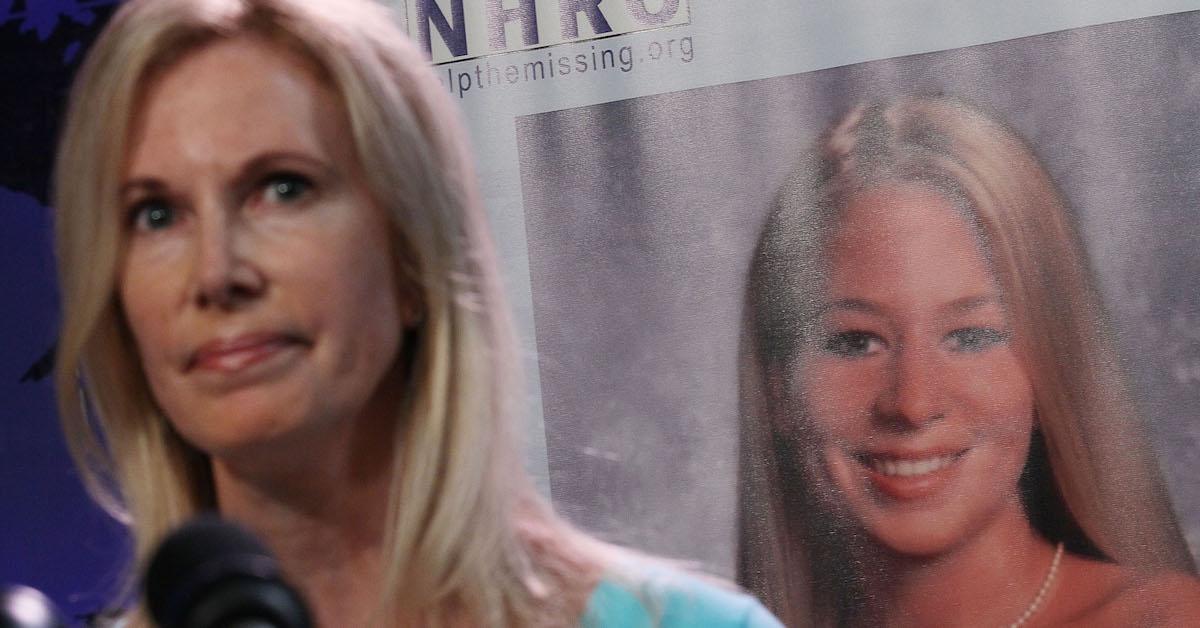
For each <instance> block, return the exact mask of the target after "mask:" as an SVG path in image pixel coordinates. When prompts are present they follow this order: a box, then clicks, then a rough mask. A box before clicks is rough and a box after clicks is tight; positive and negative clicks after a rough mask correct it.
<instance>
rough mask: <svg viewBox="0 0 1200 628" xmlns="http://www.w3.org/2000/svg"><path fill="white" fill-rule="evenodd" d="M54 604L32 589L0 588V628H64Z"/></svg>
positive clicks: (64, 623)
mask: <svg viewBox="0 0 1200 628" xmlns="http://www.w3.org/2000/svg"><path fill="white" fill-rule="evenodd" d="M66 625H67V622H65V621H63V619H62V615H60V614H59V613H58V608H57V607H55V606H54V602H51V601H50V598H48V597H46V596H45V594H43V593H42V592H41V591H38V590H37V589H34V588H33V587H27V586H24V585H19V584H14V585H9V586H6V587H3V588H0V628H66Z"/></svg>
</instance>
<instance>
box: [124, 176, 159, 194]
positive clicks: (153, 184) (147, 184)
mask: <svg viewBox="0 0 1200 628" xmlns="http://www.w3.org/2000/svg"><path fill="white" fill-rule="evenodd" d="M166 191H167V184H165V183H163V182H162V181H161V180H159V179H157V178H155V177H137V178H135V179H130V180H128V181H125V182H124V183H122V184H121V187H120V188H118V189H117V198H120V199H126V198H129V196H131V195H132V194H133V193H134V192H141V193H145V194H162V193H164V192H166Z"/></svg>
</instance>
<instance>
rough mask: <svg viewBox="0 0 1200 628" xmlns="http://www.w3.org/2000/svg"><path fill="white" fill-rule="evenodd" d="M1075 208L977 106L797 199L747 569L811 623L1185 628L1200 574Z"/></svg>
mask: <svg viewBox="0 0 1200 628" xmlns="http://www.w3.org/2000/svg"><path fill="white" fill-rule="evenodd" d="M1074 223H1075V217H1074V216H1073V215H1072V214H1071V212H1070V210H1069V209H1068V207H1067V204H1066V201H1065V199H1064V198H1063V196H1062V194H1061V193H1060V192H1059V191H1058V189H1057V187H1056V185H1055V184H1054V182H1053V181H1052V180H1051V179H1050V176H1049V175H1048V173H1047V172H1046V170H1045V169H1044V168H1043V167H1042V165H1041V164H1040V163H1039V162H1038V160H1037V158H1036V157H1035V156H1034V154H1033V152H1032V151H1031V149H1030V148H1029V147H1028V145H1027V144H1026V142H1025V141H1024V140H1023V139H1022V138H1021V137H1019V136H1018V135H1017V134H1016V133H1015V132H1014V131H1012V130H1011V129H1009V128H1008V127H1007V126H1006V125H1004V124H1003V123H1002V122H1000V121H998V120H997V119H995V118H993V117H991V116H989V115H988V114H986V113H984V112H983V111H981V110H980V109H978V108H975V107H973V106H971V105H968V104H966V103H965V102H963V101H961V100H957V99H953V98H944V97H933V98H920V97H917V98H911V97H910V98H900V99H897V100H893V101H890V102H888V101H885V102H880V103H875V104H864V105H858V106H855V107H853V108H851V109H850V111H849V113H847V114H846V115H844V116H843V117H842V118H841V119H840V120H837V121H836V122H835V123H834V124H833V125H832V127H831V128H830V129H829V130H828V131H827V132H826V133H824V134H823V135H822V136H821V138H820V139H819V141H818V142H817V145H816V147H815V148H814V149H813V151H812V154H811V156H809V157H806V158H803V159H801V161H800V163H799V164H798V165H797V166H796V167H795V169H794V170H793V172H792V173H791V175H790V176H789V177H788V179H787V180H786V182H785V183H784V184H783V186H782V187H781V188H780V189H779V191H778V194H777V196H776V199H775V202H774V205H773V207H772V210H771V212H770V214H769V216H768V218H767V222H766V224H765V226H764V227H763V230H762V234H761V238H760V240H759V243H758V246H757V249H756V251H755V254H754V258H753V263H752V266H751V271H750V276H749V280H748V288H747V299H746V304H747V314H746V327H745V333H744V336H743V343H744V344H743V349H744V358H745V359H744V361H743V362H742V376H743V379H742V400H743V406H742V410H743V411H742V419H741V457H740V509H739V512H740V521H739V524H740V529H739V540H740V542H739V551H738V578H739V581H740V582H741V584H742V585H743V586H745V587H747V588H748V589H749V590H751V591H753V592H754V593H755V594H757V595H758V596H759V597H760V598H761V599H762V600H764V602H765V603H766V604H767V605H768V607H769V608H771V609H772V610H773V611H774V612H775V613H776V614H778V615H779V617H780V618H782V619H783V620H784V622H785V623H787V624H788V625H794V626H803V625H819V626H825V625H933V624H951V625H1011V626H1018V625H1024V624H1027V623H1032V624H1037V625H1061V624H1064V623H1067V622H1071V621H1083V622H1085V623H1087V624H1088V625H1096V624H1100V625H1130V626H1132V625H1183V624H1185V623H1188V622H1194V621H1196V620H1197V619H1200V581H1197V580H1195V579H1194V578H1193V577H1191V574H1194V566H1193V564H1192V560H1191V556H1190V555H1189V554H1188V551H1187V546H1186V545H1185V543H1184V541H1183V539H1182V537H1181V535H1180V533H1179V528H1178V526H1177V525H1176V522H1175V519H1174V517H1173V514H1172V511H1171V505H1170V502H1169V499H1168V495H1167V492H1166V488H1165V485H1164V482H1163V480H1162V478H1161V477H1160V476H1159V472H1158V467H1157V464H1156V461H1155V458H1154V456H1153V453H1152V450H1151V448H1150V445H1149V443H1148V441H1147V439H1146V438H1145V436H1144V435H1143V434H1142V431H1141V430H1142V427H1143V426H1142V425H1141V423H1140V420H1139V418H1138V413H1137V410H1136V409H1135V405H1134V403H1133V402H1132V400H1131V398H1130V393H1129V386H1128V385H1127V384H1126V382H1125V380H1124V377H1123V375H1122V373H1121V371H1120V368H1119V366H1118V363H1117V360H1116V356H1115V352H1114V349H1113V341H1112V338H1111V334H1110V333H1109V331H1108V330H1109V324H1108V322H1107V320H1106V315H1105V313H1104V311H1103V308H1102V306H1101V302H1100V297H1099V294H1098V292H1097V289H1096V281H1095V280H1094V278H1093V277H1092V274H1091V271H1090V268H1089V266H1090V264H1089V261H1088V257H1087V254H1086V251H1085V250H1084V248H1083V244H1082V241H1081V239H1080V237H1079V234H1078V233H1077V228H1076V226H1075V224H1074Z"/></svg>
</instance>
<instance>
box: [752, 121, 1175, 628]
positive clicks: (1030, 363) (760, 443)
mask: <svg viewBox="0 0 1200 628" xmlns="http://www.w3.org/2000/svg"><path fill="white" fill-rule="evenodd" d="M894 183H915V184H919V185H924V186H928V187H930V188H931V189H934V190H937V191H938V192H940V193H942V194H944V195H945V196H946V197H947V198H948V199H950V200H952V201H953V202H955V203H956V204H957V205H958V206H959V207H960V208H961V209H962V210H963V211H964V212H965V214H966V215H967V216H968V217H969V219H970V220H971V221H972V222H973V223H974V225H975V226H976V228H977V229H978V231H979V233H980V236H981V241H982V242H983V244H984V248H985V254H986V256H987V257H988V259H989V261H990V263H991V265H992V268H993V272H995V273H996V276H997V279H998V281H999V283H1000V285H1001V289H1002V291H1003V295H1004V300H1005V306H1006V309H1007V311H1008V315H1009V317H1010V320H1011V324H1012V327H1013V330H1014V343H1015V344H1014V347H1015V349H1016V351H1017V353H1018V355H1019V357H1020V359H1021V361H1022V363H1023V365H1024V367H1025V370H1026V373H1027V374H1028V375H1029V378H1030V380H1031V382H1032V384H1033V389H1034V411H1035V415H1036V422H1037V425H1038V428H1037V430H1036V431H1035V434H1034V438H1033V445H1032V447H1031V451H1030V457H1029V459H1028V461H1027V464H1026V469H1025V472H1024V474H1023V477H1022V478H1021V488H1022V496H1023V499H1024V502H1025V506H1026V513H1027V515H1028V516H1029V517H1030V520H1031V522H1032V523H1033V524H1034V525H1035V527H1037V528H1038V529H1039V531H1040V532H1041V533H1042V534H1043V535H1045V536H1047V537H1048V538H1050V540H1052V541H1059V540H1061V541H1064V542H1065V543H1066V545H1067V547H1068V549H1071V550H1072V551H1076V552H1079V553H1083V554H1092V555H1094V556H1102V557H1106V558H1108V559H1110V560H1113V561H1115V562H1117V563H1119V564H1122V565H1128V566H1132V567H1137V568H1145V569H1177V570H1182V571H1187V572H1191V571H1193V570H1194V566H1193V565H1192V562H1191V558H1190V556H1189V554H1188V552H1187V548H1186V545H1185V544H1184V542H1183V539H1182V536H1181V535H1180V533H1179V530H1178V527H1177V524H1176V522H1175V519H1174V516H1173V514H1172V511H1171V507H1170V502H1169V498H1168V495H1167V492H1166V489H1165V485H1164V483H1163V480H1162V478H1161V476H1160V474H1159V471H1158V467H1157V462H1156V460H1155V457H1154V454H1153V450H1152V448H1151V447H1150V445H1149V443H1148V441H1147V439H1146V436H1145V435H1144V434H1143V431H1142V430H1143V426H1142V425H1141V423H1140V420H1139V418H1138V413H1137V410H1136V408H1135V404H1134V403H1133V402H1132V399H1131V396H1130V392H1129V390H1128V387H1127V384H1126V380H1125V377H1124V376H1123V374H1122V368H1121V366H1120V364H1119V361H1118V358H1117V354H1116V351H1115V349H1114V342H1113V338H1112V334H1111V332H1110V330H1109V325H1108V322H1107V320H1106V316H1105V313H1104V309H1103V307H1102V305H1101V299H1100V295H1099V292H1098V290H1097V287H1096V285H1095V280H1094V279H1093V276H1092V272H1091V270H1090V264H1089V261H1088V258H1087V255H1086V253H1085V249H1084V246H1083V243H1082V240H1081V239H1080V237H1079V234H1078V231H1077V229H1076V226H1075V224H1074V219H1073V217H1072V215H1071V213H1070V212H1069V211H1068V208H1067V204H1066V202H1065V200H1064V198H1063V196H1062V194H1061V193H1060V192H1059V190H1058V189H1057V187H1056V186H1055V184H1054V182H1053V181H1052V180H1051V179H1050V176H1049V175H1048V174H1047V172H1046V170H1045V168H1044V167H1043V166H1042V165H1041V163H1040V162H1039V161H1038V159H1037V158H1036V157H1035V156H1034V154H1033V151H1032V150H1031V149H1030V147H1029V146H1028V145H1027V144H1026V143H1025V141H1024V140H1022V139H1021V138H1020V136H1019V135H1018V134H1017V133H1016V132H1014V131H1012V130H1011V129H1009V128H1008V127H1006V126H1005V125H1003V124H1001V123H999V122H997V121H996V119H995V118H994V117H992V116H989V115H987V114H984V113H983V112H981V111H980V110H979V109H977V108H975V107H972V106H969V105H967V104H965V103H963V102H961V101H958V100H955V99H950V98H943V97H936V98H907V99H902V100H898V101H895V102H887V103H879V104H873V105H861V106H858V107H855V108H853V109H852V110H851V111H850V112H849V113H848V114H847V115H846V116H844V117H843V118H842V119H841V120H840V121H838V122H837V123H836V124H835V125H834V126H833V127H832V128H831V129H830V130H829V131H828V132H827V133H826V134H825V135H824V136H823V137H822V138H821V139H820V141H819V142H818V145H817V147H816V150H815V151H814V152H813V153H812V154H810V155H808V156H806V157H802V158H801V159H800V164H799V165H798V166H797V168H796V169H795V170H794V171H793V173H792V175H791V176H790V178H789V179H788V180H787V181H786V182H785V184H784V185H783V186H782V188H781V189H780V190H779V193H778V195H777V197H776V199H775V202H774V206H773V208H772V211H771V214H770V217H769V218H768V220H767V223H766V226H765V227H764V229H763V232H762V235H761V237H760V239H759V243H758V247H757V250H756V251H755V255H754V260H753V263H752V267H751V270H750V274H749V284H748V291H747V299H746V312H747V313H746V316H745V325H744V331H743V337H742V346H743V351H742V355H743V362H742V365H741V366H742V381H741V398H742V408H741V409H742V418H741V421H742V422H741V436H742V442H741V456H740V472H739V484H740V499H741V501H740V506H739V524H740V532H739V550H738V580H739V583H740V584H742V586H744V587H746V588H747V589H749V590H750V591H751V592H753V593H755V594H757V595H758V596H759V597H760V598H761V599H762V600H763V601H764V603H765V604H766V605H767V606H768V608H770V609H771V610H772V611H774V612H775V613H776V614H777V615H778V616H779V617H780V619H782V620H783V621H784V623H786V624H787V625H789V626H805V625H824V624H830V623H836V622H837V620H838V619H837V618H838V617H839V616H840V615H842V614H843V613H845V612H846V611H847V607H852V606H853V605H854V604H855V603H856V602H855V596H856V595H859V594H861V592H856V591H855V590H854V587H853V582H854V579H855V574H854V571H855V569H854V567H853V566H852V565H850V564H849V562H848V561H847V560H846V557H845V556H844V555H843V554H842V553H841V552H840V551H839V550H838V546H839V543H842V542H844V539H839V538H837V532H836V529H837V527H838V526H837V524H836V522H831V521H828V519H829V517H828V516H823V515H827V514H828V513H827V512H826V509H825V508H823V507H822V506H821V501H822V500H826V499H829V496H821V495H814V494H812V493H811V491H809V490H808V489H807V488H806V487H807V482H806V479H805V477H804V473H803V471H802V469H803V464H802V461H800V460H798V459H797V458H798V456H800V455H802V454H800V453H799V452H800V451H802V448H801V447H798V443H794V442H790V441H789V439H788V438H786V437H785V436H784V435H783V434H782V433H780V432H778V431H776V430H775V429H773V427H772V425H773V423H777V421H772V420H769V417H771V416H783V415H781V414H780V413H787V414H786V416H787V417H788V420H800V421H803V420H805V418H804V410H803V408H787V407H782V406H783V405H784V404H783V403H782V401H783V400H781V399H779V398H778V396H779V395H777V394H775V393H773V392H772V390H771V389H772V386H771V384H770V383H769V382H770V380H771V379H772V378H778V377H781V376H784V375H785V374H787V373H795V372H797V369H801V368H803V364H798V363H797V351H796V347H797V346H799V344H800V343H801V342H803V339H804V336H805V334H806V333H808V330H807V327H808V324H807V322H808V321H811V320H813V319H814V317H815V315H816V312H815V309H816V308H818V307H819V298H818V296H817V295H818V294H819V292H820V290H821V286H822V281H823V277H824V276H825V274H826V270H827V269H826V268H825V266H826V261H825V260H824V246H825V239H826V238H827V236H828V234H829V233H830V231H831V230H833V229H834V228H836V224H837V222H838V220H839V214H840V211H841V208H842V207H843V206H844V205H845V203H846V202H847V201H848V200H849V199H850V197H852V196H853V195H854V194H856V193H858V192H861V191H863V190H865V189H868V188H871V187H874V186H878V185H881V184H885V185H886V184H894ZM830 535H833V536H830Z"/></svg>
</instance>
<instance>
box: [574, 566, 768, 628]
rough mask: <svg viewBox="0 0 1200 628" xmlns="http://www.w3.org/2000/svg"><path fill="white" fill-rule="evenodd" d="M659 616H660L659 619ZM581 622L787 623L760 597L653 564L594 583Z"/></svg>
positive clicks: (589, 626)
mask: <svg viewBox="0 0 1200 628" xmlns="http://www.w3.org/2000/svg"><path fill="white" fill-rule="evenodd" d="M656 620H657V621H656ZM580 626H581V628H643V627H644V628H651V627H653V628H684V627H687V628H783V624H780V623H779V620H777V619H775V617H774V616H773V615H771V613H769V612H767V609H765V608H763V606H762V604H759V603H758V600H756V599H754V598H752V597H750V596H748V595H745V594H742V593H738V592H736V591H730V590H727V589H723V588H721V587H718V586H715V585H712V584H709V583H707V582H704V581H702V580H699V579H697V578H695V577H692V576H687V575H684V574H682V573H679V572H675V571H668V570H665V569H664V570H657V569H656V570H654V571H653V572H651V574H650V575H648V576H646V575H643V576H641V577H639V582H637V583H626V582H624V581H622V580H621V579H618V578H612V577H606V578H604V579H603V580H601V581H600V584H598V585H596V589H595V591H593V592H592V597H591V599H590V600H588V606H587V610H586V611H585V612H584V614H583V619H582V620H581V621H580Z"/></svg>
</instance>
